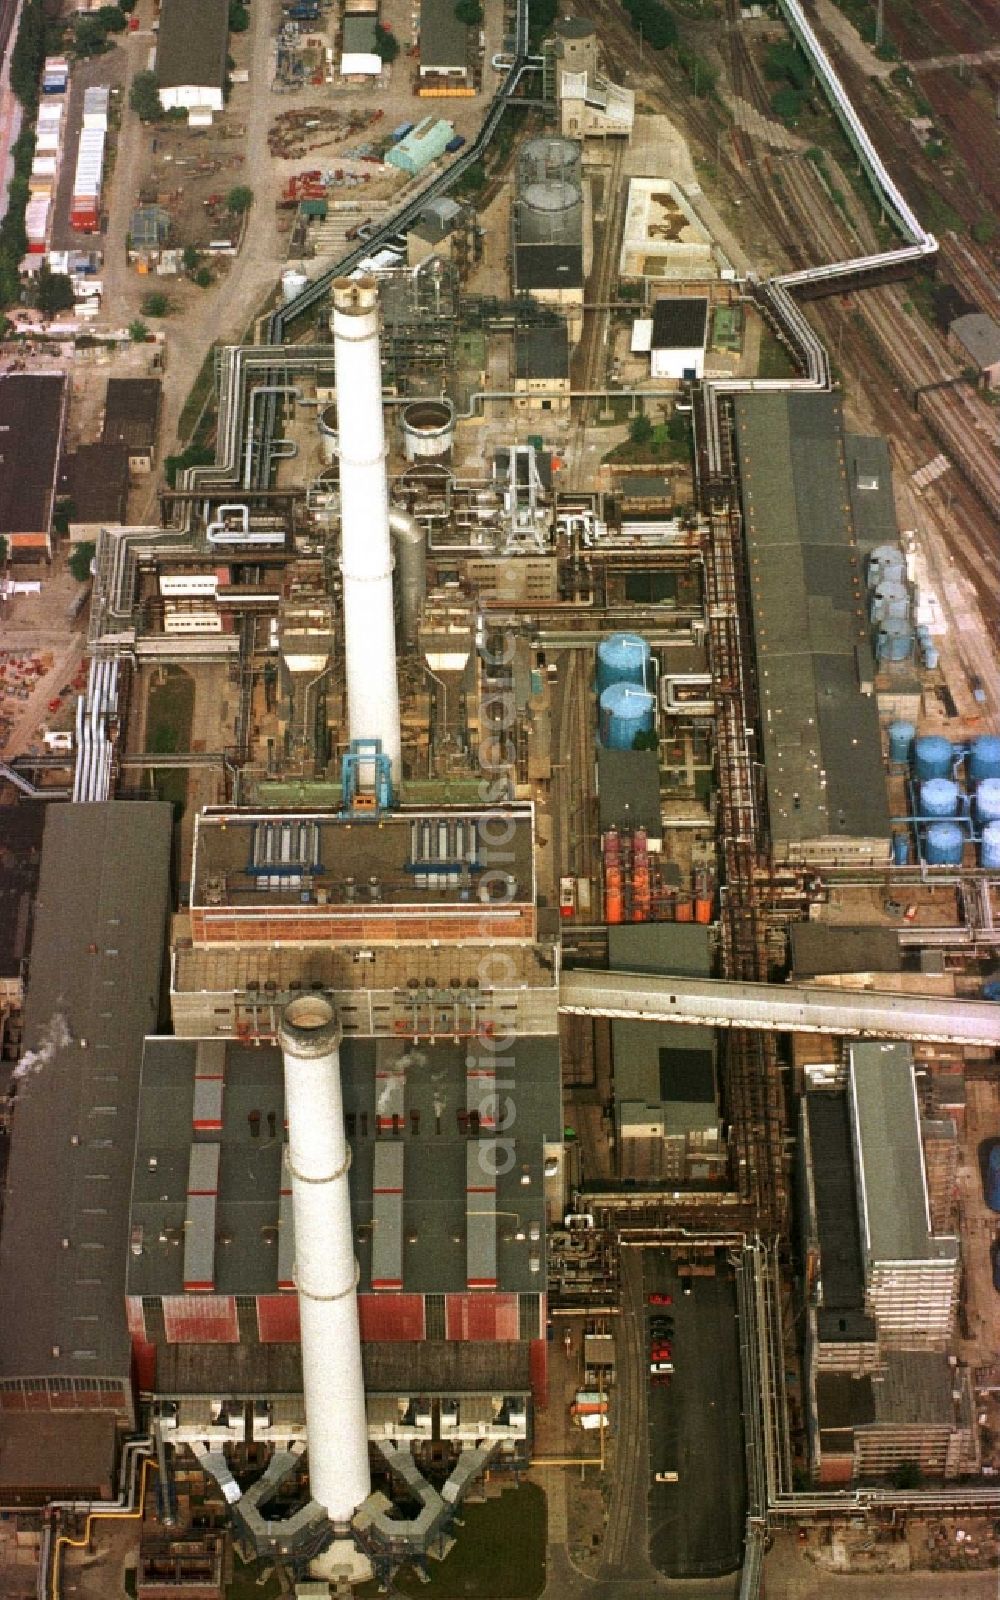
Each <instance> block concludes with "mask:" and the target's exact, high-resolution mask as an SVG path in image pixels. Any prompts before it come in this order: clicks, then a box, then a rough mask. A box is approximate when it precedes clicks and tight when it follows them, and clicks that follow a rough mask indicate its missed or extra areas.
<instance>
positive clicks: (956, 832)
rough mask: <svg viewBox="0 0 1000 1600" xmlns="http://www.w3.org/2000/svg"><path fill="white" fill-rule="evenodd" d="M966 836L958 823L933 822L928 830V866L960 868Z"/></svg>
mask: <svg viewBox="0 0 1000 1600" xmlns="http://www.w3.org/2000/svg"><path fill="white" fill-rule="evenodd" d="M964 842H965V836H964V835H963V833H962V830H961V828H960V827H959V825H958V823H957V822H932V823H931V825H930V827H929V828H928V829H927V851H926V854H927V865H928V866H929V867H960V866H961V865H962V846H963V844H964Z"/></svg>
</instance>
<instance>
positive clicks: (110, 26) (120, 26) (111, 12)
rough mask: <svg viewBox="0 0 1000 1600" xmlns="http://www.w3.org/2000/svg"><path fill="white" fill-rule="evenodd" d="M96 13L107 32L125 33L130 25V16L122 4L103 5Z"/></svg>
mask: <svg viewBox="0 0 1000 1600" xmlns="http://www.w3.org/2000/svg"><path fill="white" fill-rule="evenodd" d="M94 15H95V16H96V18H97V20H98V22H99V23H100V24H101V26H102V27H103V28H104V29H105V31H106V32H107V33H124V32H125V29H126V28H127V27H128V17H127V16H126V15H125V12H124V11H123V9H122V7H121V6H101V7H100V9H99V10H98V11H96V12H95V13H94Z"/></svg>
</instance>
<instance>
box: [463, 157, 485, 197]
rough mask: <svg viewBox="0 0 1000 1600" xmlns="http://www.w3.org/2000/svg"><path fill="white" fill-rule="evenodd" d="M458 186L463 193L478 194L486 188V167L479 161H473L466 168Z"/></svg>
mask: <svg viewBox="0 0 1000 1600" xmlns="http://www.w3.org/2000/svg"><path fill="white" fill-rule="evenodd" d="M460 188H461V190H462V192H463V194H479V193H480V192H481V191H482V190H483V189H485V188H486V168H485V167H484V166H483V163H482V162H481V161H474V162H473V163H472V165H471V166H470V167H467V168H466V170H465V172H464V173H463V174H462V181H461V184H460Z"/></svg>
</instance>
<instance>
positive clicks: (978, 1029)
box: [559, 971, 1000, 1045]
mask: <svg viewBox="0 0 1000 1600" xmlns="http://www.w3.org/2000/svg"><path fill="white" fill-rule="evenodd" d="M559 1010H560V1011H561V1012H563V1013H565V1014H568V1015H571V1016H579V1017H616V1018H622V1019H627V1020H631V1021H637V1022H682V1023H691V1024H695V1023H700V1024H702V1025H704V1026H707V1027H710V1028H748V1029H750V1030H752V1031H757V1032H761V1031H766V1032H776V1033H831V1034H841V1035H843V1036H844V1037H845V1038H854V1039H913V1040H930V1041H933V1042H934V1043H940V1044H963V1045H1000V1004H997V1003H995V1002H993V1001H989V1000H957V999H955V998H954V997H953V996H940V997H939V996H929V995H915V994H892V993H887V992H878V991H873V990H870V989H865V990H857V989H824V988H820V987H819V985H817V984H793V983H734V982H731V981H730V980H729V979H717V978H678V977H668V976H664V977H661V976H655V977H654V976H649V975H646V974H643V973H638V972H594V971H578V972H563V973H562V975H561V977H560V980H559Z"/></svg>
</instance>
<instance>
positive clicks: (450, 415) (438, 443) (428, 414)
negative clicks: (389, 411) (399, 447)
mask: <svg viewBox="0 0 1000 1600" xmlns="http://www.w3.org/2000/svg"><path fill="white" fill-rule="evenodd" d="M400 420H401V425H402V429H403V448H404V450H405V451H406V459H407V461H426V460H435V459H437V458H439V457H441V456H445V455H447V454H448V451H449V450H450V449H451V447H452V444H453V443H454V440H455V407H454V406H453V405H452V403H451V401H450V400H411V401H410V404H409V405H407V406H404V407H403V414H402V417H401V419H400Z"/></svg>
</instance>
